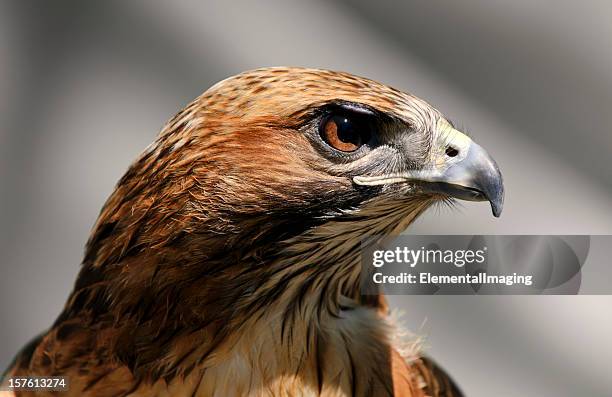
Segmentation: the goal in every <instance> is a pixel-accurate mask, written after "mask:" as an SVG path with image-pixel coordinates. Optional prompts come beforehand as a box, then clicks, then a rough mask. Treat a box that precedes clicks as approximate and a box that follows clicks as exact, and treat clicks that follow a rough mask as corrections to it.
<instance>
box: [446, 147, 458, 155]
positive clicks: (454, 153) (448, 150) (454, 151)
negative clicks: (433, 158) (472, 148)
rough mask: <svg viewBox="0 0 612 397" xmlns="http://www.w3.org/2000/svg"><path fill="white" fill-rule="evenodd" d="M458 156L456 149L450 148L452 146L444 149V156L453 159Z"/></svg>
mask: <svg viewBox="0 0 612 397" xmlns="http://www.w3.org/2000/svg"><path fill="white" fill-rule="evenodd" d="M458 154H459V151H458V150H457V149H455V148H454V147H452V146H447V147H446V155H447V156H448V157H455V156H456V155H458Z"/></svg>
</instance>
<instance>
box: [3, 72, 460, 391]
mask: <svg viewBox="0 0 612 397" xmlns="http://www.w3.org/2000/svg"><path fill="white" fill-rule="evenodd" d="M341 102H350V103H357V104H359V105H360V106H367V107H368V108H371V109H374V110H375V111H376V112H379V113H380V115H381V117H382V115H384V117H385V120H386V121H385V122H384V125H385V126H386V127H385V128H386V129H385V131H382V132H381V134H387V135H388V136H391V135H394V134H400V133H402V132H401V131H399V130H402V129H408V130H410V131H412V132H413V134H412V135H411V136H410V139H411V140H410V142H412V143H411V145H412V146H411V147H409V149H410V150H411V152H410V156H409V158H407V157H406V154H405V150H404V151H403V152H402V153H399V151H400V150H399V146H398V145H392V144H389V145H383V146H381V147H380V148H379V149H378V152H376V153H372V154H369V155H367V156H364V157H362V158H358V159H357V158H356V159H351V160H350V161H349V160H348V159H347V158H344V160H343V159H340V158H331V157H329V156H326V155H325V154H324V153H323V151H322V150H323V149H321V148H319V147H318V146H317V144H315V143H314V140H315V139H316V137H315V135H313V133H312V131H313V129H316V120H317V117H319V112H321V109H324V108H325V106H328V105H329V104H337V103H341ZM441 117H442V116H441V115H440V113H439V112H438V111H436V110H435V109H433V108H432V107H431V106H429V105H428V104H427V103H425V102H424V101H422V100H420V99H418V98H416V97H414V96H411V95H409V94H405V93H402V92H400V91H397V90H395V89H392V88H390V87H387V86H384V85H382V84H379V83H376V82H374V81H371V80H367V79H363V78H359V77H355V76H352V75H349V74H346V73H339V72H330V71H323V70H312V69H298V68H271V69H261V70H256V71H252V72H247V73H244V74H241V75H238V76H235V77H232V78H230V79H228V80H225V81H223V82H221V83H218V84H217V85H215V86H214V87H212V88H211V89H209V90H208V91H207V92H205V93H204V94H203V95H202V96H201V97H199V98H197V99H196V100H195V101H194V102H193V103H191V104H189V105H188V106H187V107H186V108H185V109H183V110H182V111H181V112H179V113H178V114H177V115H176V116H175V117H174V118H172V119H171V120H170V121H169V122H168V124H167V126H166V127H165V128H164V129H163V131H162V132H161V134H160V135H159V137H158V138H157V140H156V141H155V142H154V143H153V144H152V145H151V146H150V147H149V148H147V149H146V150H145V151H144V152H143V154H142V155H141V156H140V157H139V158H138V159H137V160H136V162H135V163H134V164H133V165H132V166H131V167H130V168H129V170H128V171H127V173H126V174H125V175H124V176H123V178H122V179H121V180H120V181H119V183H118V185H117V187H116V189H115V191H114V192H113V194H112V195H111V196H110V198H109V199H108V201H107V202H106V204H105V205H104V207H103V209H102V211H101V213H100V216H99V218H98V221H97V223H96V225H95V226H94V228H93V231H92V234H91V237H90V239H89V241H88V243H87V248H86V254H85V257H84V260H83V266H82V269H81V271H80V273H79V276H78V278H77V281H76V283H75V286H74V290H73V292H72V293H71V295H70V297H69V298H68V301H67V303H66V306H65V308H64V310H63V312H62V313H61V314H60V316H59V317H58V319H57V320H56V322H55V323H54V324H53V325H52V327H51V328H50V329H49V330H48V331H46V332H45V333H43V334H42V335H41V337H39V338H38V339H36V340H34V341H33V342H32V344H30V345H29V346H28V347H27V348H25V349H24V350H23V351H22V352H21V353H20V354H19V355H18V356H17V358H16V361H15V363H14V364H13V365H12V367H11V368H9V370H8V372H7V374H8V375H9V376H12V375H41V376H42V375H64V376H69V377H70V382H71V386H70V387H71V392H70V393H68V394H63V395H75V396H76V395H78V396H127V395H130V396H166V395H167V396H319V395H320V396H393V395H394V396H426V395H428V396H457V395H459V394H458V390H457V389H456V387H455V386H453V384H452V382H451V381H450V380H449V378H448V377H447V376H446V375H445V374H444V373H443V372H441V371H440V370H438V369H437V367H435V366H434V365H433V364H432V363H431V362H430V361H429V360H428V359H425V358H423V357H421V356H420V354H419V352H418V351H417V349H416V342H415V341H411V340H407V341H404V343H405V344H406V345H407V347H408V349H404V348H402V346H399V345H397V340H396V338H394V333H395V330H394V326H393V325H392V323H391V322H390V321H389V320H388V309H387V306H386V303H385V301H384V297H382V296H373V297H372V296H369V297H368V296H362V295H361V294H360V291H359V282H360V276H361V273H360V272H361V266H360V244H361V241H362V239H363V238H364V237H367V236H377V235H388V234H393V233H399V232H401V231H403V230H404V229H405V228H406V227H407V226H408V225H409V224H410V223H411V222H412V221H413V220H414V219H415V218H416V217H417V216H419V215H420V214H421V213H422V212H423V211H425V210H426V209H427V208H428V207H429V206H430V205H432V204H434V203H436V202H439V201H440V200H443V199H444V198H443V197H437V196H433V195H431V194H425V193H422V192H419V191H418V190H416V189H415V187H414V186H410V185H408V184H406V185H403V186H401V187H397V188H388V187H372V188H362V187H359V186H355V185H354V184H353V183H352V180H351V177H352V176H354V175H356V174H359V173H363V172H365V171H372V170H376V169H385V170H387V169H395V170H396V169H398V167H399V168H401V167H409V166H414V164H418V163H419V162H420V161H424V159H426V158H428V156H430V155H431V151H432V141H433V140H434V139H435V137H436V134H437V132H436V130H435V125H436V122H437V120H438V119H439V118H441ZM404 149H405V148H404ZM403 347H406V346H403ZM399 351H402V352H410V354H407V355H406V354H405V355H400V353H399Z"/></svg>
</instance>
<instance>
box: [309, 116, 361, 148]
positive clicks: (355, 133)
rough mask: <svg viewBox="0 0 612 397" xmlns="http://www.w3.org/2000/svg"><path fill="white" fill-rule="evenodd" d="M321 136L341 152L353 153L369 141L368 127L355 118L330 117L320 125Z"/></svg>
mask: <svg viewBox="0 0 612 397" xmlns="http://www.w3.org/2000/svg"><path fill="white" fill-rule="evenodd" d="M322 127H323V128H322V131H321V136H322V138H323V140H325V142H327V144H329V145H330V146H331V147H333V148H334V149H336V150H339V151H341V152H354V151H355V150H357V149H359V148H360V147H361V146H362V145H364V144H365V143H367V142H368V141H369V140H370V136H371V131H370V125H369V123H367V121H365V120H361V119H359V118H355V117H349V116H344V115H342V116H340V115H331V116H328V117H327V118H326V119H325V120H324V121H323V124H322Z"/></svg>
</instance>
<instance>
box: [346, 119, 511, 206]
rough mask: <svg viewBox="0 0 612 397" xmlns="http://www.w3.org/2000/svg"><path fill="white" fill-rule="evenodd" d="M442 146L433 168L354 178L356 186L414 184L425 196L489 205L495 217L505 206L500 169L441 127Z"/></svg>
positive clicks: (474, 146)
mask: <svg viewBox="0 0 612 397" xmlns="http://www.w3.org/2000/svg"><path fill="white" fill-rule="evenodd" d="M441 129H442V133H441V134H440V136H439V138H438V141H440V142H441V143H440V144H439V145H437V146H438V148H439V150H436V154H435V155H434V156H432V157H433V160H432V162H431V163H432V165H430V166H428V167H426V168H424V169H420V170H411V171H407V172H403V173H398V174H393V175H381V176H356V177H354V178H353V181H354V182H355V183H356V184H358V185H367V186H375V185H385V184H394V183H402V182H413V183H414V182H416V183H417V184H418V185H419V186H421V188H422V189H423V190H424V191H425V192H428V193H435V194H443V195H445V196H449V197H455V198H458V199H461V200H469V201H488V202H489V203H491V210H492V211H493V215H494V216H495V217H499V216H500V215H501V212H502V209H503V206H504V184H503V178H502V175H501V172H500V171H499V167H498V166H497V163H496V162H495V160H493V158H492V157H491V156H490V155H489V154H488V153H487V152H486V150H484V149H483V148H482V147H481V146H480V145H478V144H477V143H475V142H474V141H472V140H471V139H470V138H469V137H467V136H466V135H465V134H463V133H461V132H459V131H457V130H455V129H454V128H452V127H450V125H448V124H446V123H444V124H443V125H442V126H441Z"/></svg>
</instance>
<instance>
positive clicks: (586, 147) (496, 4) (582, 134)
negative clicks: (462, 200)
mask: <svg viewBox="0 0 612 397" xmlns="http://www.w3.org/2000/svg"><path fill="white" fill-rule="evenodd" d="M611 39H612V3H610V2H607V1H603V0H602V1H585V2H569V1H547V2H545V1H541V0H536V1H534V0H514V1H486V0H468V1H461V2H458V1H451V0H449V1H437V2H432V1H426V0H422V1H409V2H392V1H388V0H382V1H380V0H379V1H367V0H357V1H340V2H330V1H311V2H305V1H302V2H291V1H281V0H278V1H263V2H249V1H241V2H235V1H234V2H222V1H218V2H201V1H198V2H196V1H193V2H188V1H165V2H161V1H144V0H140V1H130V2H125V1H104V2H102V1H100V2H82V1H54V2H47V1H27V0H20V1H2V2H1V3H0V93H1V95H0V233H1V238H0V272H1V274H0V315H1V316H0V368H2V369H4V367H5V366H6V365H7V364H8V362H9V361H10V359H11V358H12V356H13V355H14V354H15V352H16V351H17V350H18V349H19V348H20V347H21V346H22V345H23V344H24V343H26V342H27V341H28V340H29V339H30V338H31V337H33V336H34V335H35V334H37V333H38V332H40V331H42V330H43V329H44V328H46V327H47V326H49V325H50V324H51V322H52V321H53V320H54V319H55V316H56V315H57V314H58V313H59V311H60V309H61V307H62V305H63V303H64V300H65V299H66V297H67V295H68V293H69V290H70V289H71V286H72V284H73V281H74V278H75V276H76V273H77V271H78V266H79V263H80V259H81V255H82V252H83V248H82V247H83V245H84V243H85V241H86V239H87V235H88V233H89V230H90V228H91V226H92V225H93V222H94V220H95V218H96V216H97V214H98V211H99V209H100V207H101V205H102V203H103V202H104V200H105V198H106V197H107V196H108V194H109V193H110V192H111V191H112V189H113V186H114V184H115V182H116V181H117V180H118V179H119V177H120V176H121V175H122V173H123V172H124V171H125V169H126V168H127V166H128V165H129V163H130V162H131V161H132V160H133V159H134V158H135V157H136V155H137V154H138V153H139V152H140V151H141V150H142V149H144V147H145V146H146V145H147V144H148V143H149V142H151V141H152V140H153V138H154V136H155V135H156V134H157V132H158V131H159V130H160V128H161V127H162V126H163V124H164V122H165V121H166V120H167V119H169V118H170V117H171V116H172V115H173V114H174V113H175V112H176V111H177V110H178V109H180V108H181V107H182V106H183V105H185V104H187V103H188V102H189V101H190V100H191V99H193V98H194V97H195V96H197V95H199V94H200V93H201V92H202V91H204V90H205V89H206V88H208V87H209V86H211V85H212V84H213V83H215V82H216V81H218V80H220V79H223V78H225V77H228V76H230V75H233V74H235V73H238V72H241V71H243V70H246V69H251V68H257V67H262V66H272V65H296V66H311V67H321V68H331V69H337V70H344V71H348V72H352V73H355V74H358V75H363V76H366V77H370V78H372V79H375V80H378V81H381V82H384V83H387V84H390V85H392V86H394V87H396V88H399V89H402V90H405V91H409V92H412V93H414V94H416V95H418V96H420V97H422V98H424V99H426V100H427V101H429V102H430V103H432V104H433V105H434V106H436V107H437V108H439V109H440V110H441V111H443V112H444V113H445V114H447V115H448V116H449V117H450V118H451V119H452V120H454V121H455V122H457V124H458V125H459V126H461V127H463V128H464V129H467V130H468V131H469V132H470V133H471V134H472V135H473V136H474V137H475V139H476V140H477V141H478V142H479V143H481V144H482V145H483V146H485V147H486V148H487V149H488V150H489V152H491V153H492V155H493V156H494V157H495V158H496V159H497V161H498V163H499V165H500V167H501V169H502V171H503V173H504V177H505V181H506V191H507V195H506V207H505V210H504V214H503V215H502V217H501V219H495V218H493V217H492V216H491V214H490V209H489V208H488V206H487V205H485V204H464V205H463V208H462V210H461V211H456V212H451V211H449V210H432V211H430V212H428V213H427V214H425V216H423V217H422V218H421V219H420V220H419V221H418V222H417V224H415V225H414V226H413V227H412V229H410V230H409V232H411V233H479V234H485V233H491V234H518V233H521V234H538V233H549V234H554V233H556V234H563V233H565V234H612V182H611V181H612V161H610V158H611V156H610V153H611V151H612V107H611V104H612V72H611V71H612V46H611V45H610V42H611ZM392 303H393V305H394V306H395V307H398V308H400V309H401V310H402V311H403V312H404V313H405V314H404V324H405V325H406V326H407V327H408V328H410V329H412V330H413V331H415V332H417V333H419V334H422V335H425V336H426V345H427V347H428V350H429V351H430V353H431V354H432V355H433V356H434V357H436V358H437V359H438V360H439V361H440V362H441V363H442V364H443V365H444V366H445V367H446V368H447V369H448V370H449V371H450V373H452V374H453V375H454V376H455V377H456V378H457V379H458V380H459V383H460V384H461V385H462V387H463V388H464V390H465V391H466V392H467V394H468V395H469V396H610V395H612V376H610V375H611V373H612V371H611V364H610V357H612V342H611V341H610V340H611V339H610V335H612V318H611V313H612V310H611V306H612V298H611V297H608V296H560V297H554V296H529V297H519V296H516V297H501V296H500V297H491V296H487V297H475V296H469V297H468V296H457V297H442V296H433V297H428V296H425V297H423V296H419V297H417V296H403V297H393V299H392Z"/></svg>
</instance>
